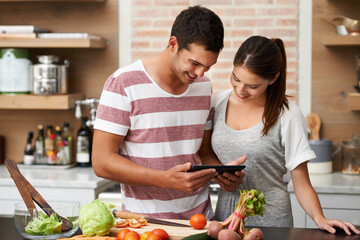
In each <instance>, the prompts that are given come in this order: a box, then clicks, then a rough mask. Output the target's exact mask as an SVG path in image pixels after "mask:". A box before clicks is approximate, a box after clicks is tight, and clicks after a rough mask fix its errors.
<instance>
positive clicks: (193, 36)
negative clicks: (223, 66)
mask: <svg viewBox="0 0 360 240" xmlns="http://www.w3.org/2000/svg"><path fill="white" fill-rule="evenodd" d="M171 36H175V37H176V38H177V41H178V44H179V49H178V50H181V49H183V48H185V49H188V45H189V44H191V43H196V44H199V45H203V46H205V50H207V51H212V52H220V51H221V49H222V48H223V47H224V27H223V24H222V22H221V19H220V18H219V16H218V15H216V14H215V13H214V12H213V11H211V10H209V9H207V8H204V7H201V6H198V5H197V6H193V7H189V8H188V9H185V10H183V11H182V12H181V13H180V14H179V15H178V16H177V17H176V19H175V22H174V24H173V26H172V29H171Z"/></svg>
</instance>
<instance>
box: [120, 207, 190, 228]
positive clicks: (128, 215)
mask: <svg viewBox="0 0 360 240" xmlns="http://www.w3.org/2000/svg"><path fill="white" fill-rule="evenodd" d="M113 214H114V216H115V217H118V218H124V219H132V218H134V219H137V220H138V219H143V218H145V219H146V220H147V221H148V222H149V223H156V224H162V225H168V226H175V227H191V226H190V225H186V224H182V223H177V222H171V221H166V220H161V219H156V218H151V217H149V216H148V215H144V214H140V213H133V212H126V211H119V210H116V209H114V210H113Z"/></svg>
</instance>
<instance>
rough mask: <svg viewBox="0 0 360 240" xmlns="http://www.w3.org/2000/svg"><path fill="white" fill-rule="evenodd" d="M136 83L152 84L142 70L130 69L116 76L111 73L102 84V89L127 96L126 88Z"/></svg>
mask: <svg viewBox="0 0 360 240" xmlns="http://www.w3.org/2000/svg"><path fill="white" fill-rule="evenodd" d="M137 84H152V82H151V80H150V79H149V78H148V77H147V75H146V74H145V73H144V72H143V71H131V72H125V73H122V74H120V75H119V76H116V77H114V76H113V75H111V76H110V77H109V78H108V80H107V81H106V83H105V85H104V90H106V91H109V92H113V93H118V94H120V95H123V96H127V95H126V92H125V90H126V88H127V87H129V86H132V85H137Z"/></svg>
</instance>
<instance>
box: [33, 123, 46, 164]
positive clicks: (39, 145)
mask: <svg viewBox="0 0 360 240" xmlns="http://www.w3.org/2000/svg"><path fill="white" fill-rule="evenodd" d="M35 163H36V164H46V155H45V139H44V127H43V125H41V124H40V125H39V126H38V136H37V138H36V142H35Z"/></svg>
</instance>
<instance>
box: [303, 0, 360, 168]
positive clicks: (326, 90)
mask: <svg viewBox="0 0 360 240" xmlns="http://www.w3.org/2000/svg"><path fill="white" fill-rule="evenodd" d="M312 4H313V5H312V6H313V18H312V81H311V111H312V112H315V113H317V114H318V115H319V116H320V118H321V120H322V126H321V128H320V137H321V138H327V139H330V140H332V141H333V142H340V143H341V142H342V141H343V140H346V139H350V138H351V136H352V135H353V133H355V132H360V114H359V110H360V93H358V92H357V91H356V90H355V89H354V85H356V84H357V65H356V55H358V54H360V36H350V35H347V36H341V35H336V27H335V26H334V25H332V24H329V21H330V22H331V20H332V19H333V18H334V17H336V16H346V17H349V18H352V19H360V2H359V1H357V0H342V1H332V0H316V1H312ZM324 19H325V20H327V21H324ZM299 84H301V83H299ZM333 168H334V170H335V171H341V154H337V155H335V156H334V158H333Z"/></svg>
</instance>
